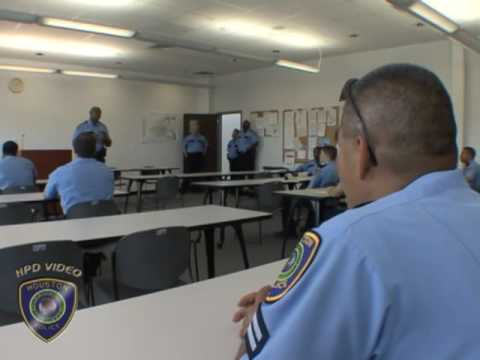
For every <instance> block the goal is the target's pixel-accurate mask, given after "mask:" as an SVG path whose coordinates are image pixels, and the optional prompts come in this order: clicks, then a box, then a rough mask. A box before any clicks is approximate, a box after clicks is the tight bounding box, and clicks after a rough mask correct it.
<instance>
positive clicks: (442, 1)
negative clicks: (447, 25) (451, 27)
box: [423, 0, 480, 23]
mask: <svg viewBox="0 0 480 360" xmlns="http://www.w3.org/2000/svg"><path fill="white" fill-rule="evenodd" d="M423 2H424V3H425V4H427V5H428V6H430V7H431V8H433V9H435V10H437V11H438V12H440V13H442V14H444V15H445V16H447V17H448V18H450V19H452V20H454V21H457V22H460V23H464V22H470V21H475V20H478V19H480V1H478V0H423Z"/></svg>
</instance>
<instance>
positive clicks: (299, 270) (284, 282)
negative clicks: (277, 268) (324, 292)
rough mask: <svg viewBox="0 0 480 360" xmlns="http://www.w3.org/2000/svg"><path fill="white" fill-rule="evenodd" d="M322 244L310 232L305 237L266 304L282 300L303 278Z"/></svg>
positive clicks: (320, 239) (274, 286)
mask: <svg viewBox="0 0 480 360" xmlns="http://www.w3.org/2000/svg"><path fill="white" fill-rule="evenodd" d="M321 244H322V238H321V237H320V235H318V234H317V233H315V232H313V231H309V232H307V233H305V235H303V238H302V240H300V241H299V243H298V245H297V247H296V248H295V250H293V253H292V255H291V256H290V258H289V259H288V261H287V263H286V264H285V266H284V268H283V270H282V272H281V273H280V275H279V276H278V279H277V281H275V284H274V285H273V288H272V290H270V293H269V294H268V296H267V298H266V300H265V302H266V303H267V304H273V303H275V302H277V301H278V300H280V299H282V298H283V297H284V296H285V295H286V294H287V293H288V292H289V291H290V290H291V289H292V288H293V287H294V286H295V285H296V284H297V283H298V282H299V281H300V279H301V278H302V276H303V275H304V274H305V272H306V271H307V270H308V268H309V267H310V265H311V264H312V262H313V259H315V256H316V255H317V252H318V249H320V246H321Z"/></svg>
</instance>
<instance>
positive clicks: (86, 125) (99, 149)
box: [73, 106, 112, 163]
mask: <svg viewBox="0 0 480 360" xmlns="http://www.w3.org/2000/svg"><path fill="white" fill-rule="evenodd" d="M101 118H102V109H100V108H99V107H98V106H94V107H92V108H91V109H90V118H89V119H88V120H86V121H84V122H83V123H81V124H80V125H78V127H77V129H76V130H75V134H74V135H73V139H74V140H75V139H76V138H77V136H78V135H80V134H83V133H87V132H88V133H89V132H93V133H94V134H95V137H96V139H97V145H96V149H95V159H97V160H98V161H100V162H103V163H104V162H105V157H106V156H107V147H111V146H112V139H111V138H110V134H109V132H108V128H107V126H106V125H105V124H104V123H102V122H101V121H100V119H101Z"/></svg>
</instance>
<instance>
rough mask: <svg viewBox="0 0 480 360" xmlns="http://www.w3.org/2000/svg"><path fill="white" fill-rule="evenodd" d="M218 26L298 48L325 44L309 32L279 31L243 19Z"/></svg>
mask: <svg viewBox="0 0 480 360" xmlns="http://www.w3.org/2000/svg"><path fill="white" fill-rule="evenodd" d="M217 28H218V29H220V30H221V31H224V32H226V33H229V34H232V35H236V36H242V37H248V38H257V39H262V40H266V41H272V42H275V43H278V44H282V45H285V46H289V47H296V48H316V47H318V46H321V45H323V42H324V41H322V40H320V39H318V38H316V37H314V36H311V35H308V34H304V33H300V32H294V31H290V30H282V31H278V30H274V29H272V28H271V27H267V26H263V25H258V24H255V23H251V22H248V21H241V20H229V21H224V22H221V23H219V24H217Z"/></svg>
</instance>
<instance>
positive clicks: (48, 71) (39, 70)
mask: <svg viewBox="0 0 480 360" xmlns="http://www.w3.org/2000/svg"><path fill="white" fill-rule="evenodd" d="M0 70H4V71H26V72H35V73H44V74H53V73H56V72H57V70H54V69H45V68H37V67H28V66H16V65H0Z"/></svg>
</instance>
